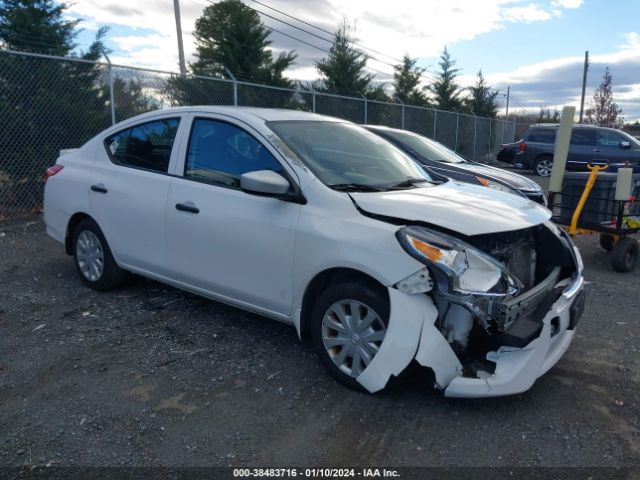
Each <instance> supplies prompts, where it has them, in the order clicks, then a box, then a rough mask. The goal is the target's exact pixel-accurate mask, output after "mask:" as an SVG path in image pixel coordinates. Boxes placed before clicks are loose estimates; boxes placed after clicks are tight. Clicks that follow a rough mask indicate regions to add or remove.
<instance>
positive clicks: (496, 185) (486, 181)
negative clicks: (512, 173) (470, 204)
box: [476, 177, 519, 195]
mask: <svg viewBox="0 0 640 480" xmlns="http://www.w3.org/2000/svg"><path fill="white" fill-rule="evenodd" d="M476 179H478V181H479V182H480V183H481V184H482V185H483V186H485V187H487V188H491V189H493V190H498V191H499V192H507V193H512V194H514V195H519V192H518V191H516V190H514V189H512V188H509V187H507V186H506V185H503V184H501V183H498V182H494V181H493V180H489V179H488V178H484V177H476Z"/></svg>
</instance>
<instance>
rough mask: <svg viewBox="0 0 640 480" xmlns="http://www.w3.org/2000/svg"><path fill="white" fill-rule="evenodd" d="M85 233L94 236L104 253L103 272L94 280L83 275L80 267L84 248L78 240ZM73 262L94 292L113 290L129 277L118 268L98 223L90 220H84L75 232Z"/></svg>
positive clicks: (83, 279)
mask: <svg viewBox="0 0 640 480" xmlns="http://www.w3.org/2000/svg"><path fill="white" fill-rule="evenodd" d="M83 232H89V233H90V234H93V235H94V236H95V238H96V239H97V241H98V242H99V245H100V249H101V251H102V272H101V274H100V275H99V276H98V277H97V278H94V279H92V278H89V277H88V276H87V275H86V274H85V273H83V269H82V268H81V266H80V260H79V255H81V251H82V247H81V246H79V245H78V239H79V238H80V236H81V235H82V234H83ZM92 238H93V237H92ZM73 260H74V263H75V264H76V269H77V270H78V273H79V274H80V278H81V279H82V281H83V282H84V283H85V285H87V286H88V287H90V288H92V289H94V290H98V291H105V290H111V289H112V288H115V287H117V286H119V285H120V284H121V283H122V282H123V280H124V279H125V277H126V275H127V272H126V271H124V270H122V269H121V268H120V267H118V265H117V264H116V262H115V260H114V259H113V255H112V254H111V249H110V248H109V245H108V244H107V240H106V239H105V238H104V235H103V234H102V231H101V230H100V227H98V224H97V223H96V222H94V221H93V220H91V219H89V218H87V219H85V220H82V221H81V222H80V223H79V224H78V226H77V227H76V229H75V230H74V232H73Z"/></svg>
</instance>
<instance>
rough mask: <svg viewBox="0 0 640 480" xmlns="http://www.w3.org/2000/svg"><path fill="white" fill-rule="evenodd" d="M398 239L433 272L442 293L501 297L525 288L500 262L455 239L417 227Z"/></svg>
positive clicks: (406, 228) (401, 233)
mask: <svg viewBox="0 0 640 480" xmlns="http://www.w3.org/2000/svg"><path fill="white" fill-rule="evenodd" d="M397 236H398V240H399V241H400V244H401V245H402V247H403V248H404V249H405V250H406V251H407V253H409V255H411V256H412V257H414V258H415V259H417V260H419V261H420V262H422V263H424V264H425V265H426V266H427V267H429V268H430V269H431V270H432V272H433V274H434V276H435V278H436V283H437V285H438V288H439V289H440V290H441V291H442V293H457V294H463V295H492V296H493V295H495V296H500V297H502V296H506V295H515V294H516V293H517V292H518V290H519V289H520V288H521V287H522V284H521V283H520V281H519V280H518V279H516V278H515V277H513V276H512V275H510V274H509V272H508V271H507V270H506V269H505V268H504V266H503V265H502V264H500V263H499V262H498V261H497V260H495V259H493V258H492V257H490V256H489V255H487V254H486V253H484V252H482V251H480V250H478V249H477V248H474V247H472V246H471V245H469V244H467V243H465V242H463V241H461V240H459V239H457V238H455V237H451V236H449V235H445V234H443V233H437V232H434V231H431V230H428V229H426V228H424V227H416V226H411V227H404V228H402V229H400V230H398V233H397ZM443 290H444V291H443Z"/></svg>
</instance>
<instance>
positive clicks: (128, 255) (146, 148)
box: [90, 116, 181, 274]
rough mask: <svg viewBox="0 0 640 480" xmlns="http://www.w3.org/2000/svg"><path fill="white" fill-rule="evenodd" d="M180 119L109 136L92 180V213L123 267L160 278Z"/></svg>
mask: <svg viewBox="0 0 640 480" xmlns="http://www.w3.org/2000/svg"><path fill="white" fill-rule="evenodd" d="M180 120H181V118H180V116H171V117H167V118H158V119H154V120H149V121H146V122H141V123H139V124H135V125H132V126H130V127H128V128H125V129H123V130H119V131H118V132H116V133H114V134H111V135H108V136H107V137H106V138H105V139H104V145H102V146H101V147H99V150H100V151H99V152H98V158H97V161H96V162H95V167H94V169H93V172H92V178H91V187H90V194H91V210H92V214H93V216H94V218H95V219H96V221H97V222H98V225H99V226H100V228H101V229H102V231H103V233H104V234H105V236H106V238H107V241H108V243H109V246H110V247H111V250H112V252H113V254H114V256H115V257H116V259H117V260H118V262H119V263H121V264H122V265H124V266H125V267H129V268H132V269H139V270H143V271H147V272H152V273H156V274H162V273H163V272H164V268H165V233H164V232H165V220H164V216H165V205H166V201H167V192H168V191H169V183H170V176H169V175H168V173H169V171H170V166H171V165H172V162H174V160H173V159H175V155H176V153H177V152H176V151H175V150H174V148H173V147H174V144H175V140H176V138H178V137H177V133H178V128H179V125H180Z"/></svg>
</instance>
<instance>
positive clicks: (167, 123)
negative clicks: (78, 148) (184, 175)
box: [105, 118, 180, 173]
mask: <svg viewBox="0 0 640 480" xmlns="http://www.w3.org/2000/svg"><path fill="white" fill-rule="evenodd" d="M179 124H180V119H178V118H165V119H162V120H156V121H153V122H148V123H142V124H140V125H136V126H134V127H131V128H128V129H126V130H122V131H120V132H118V133H116V134H114V135H111V136H110V137H107V139H106V140H105V145H106V147H107V150H108V152H109V157H110V158H111V161H113V163H116V164H118V165H123V166H125V167H133V168H141V169H144V170H151V171H154V172H160V173H167V171H168V169H169V160H170V159H171V149H172V148H173V142H174V140H175V138H176V133H177V132H178V125H179Z"/></svg>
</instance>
